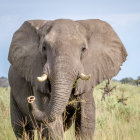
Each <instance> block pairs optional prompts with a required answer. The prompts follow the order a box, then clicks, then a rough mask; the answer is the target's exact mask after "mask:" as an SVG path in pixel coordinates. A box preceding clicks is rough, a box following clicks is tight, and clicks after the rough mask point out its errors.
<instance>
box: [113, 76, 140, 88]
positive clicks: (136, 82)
mask: <svg viewBox="0 0 140 140" xmlns="http://www.w3.org/2000/svg"><path fill="white" fill-rule="evenodd" d="M114 81H118V80H114ZM118 82H121V83H122V84H131V85H137V86H139V85H140V76H138V77H137V78H136V79H133V78H131V77H126V78H122V79H121V80H119V81H118Z"/></svg>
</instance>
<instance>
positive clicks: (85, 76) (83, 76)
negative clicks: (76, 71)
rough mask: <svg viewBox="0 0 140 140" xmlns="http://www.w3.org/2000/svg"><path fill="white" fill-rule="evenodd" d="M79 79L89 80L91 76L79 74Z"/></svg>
mask: <svg viewBox="0 0 140 140" xmlns="http://www.w3.org/2000/svg"><path fill="white" fill-rule="evenodd" d="M79 77H80V78H81V79H82V80H89V79H90V77H91V76H90V75H85V74H83V73H81V74H80V75H79Z"/></svg>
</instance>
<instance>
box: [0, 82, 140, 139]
mask: <svg viewBox="0 0 140 140" xmlns="http://www.w3.org/2000/svg"><path fill="white" fill-rule="evenodd" d="M106 83H107V81H105V82H103V83H101V84H100V85H99V86H97V87H96V88H95V89H94V95H93V96H94V98H95V103H96V129H95V135H94V140H139V139H140V86H136V85H130V84H121V83H120V82H112V83H111V87H110V88H111V89H112V88H113V87H116V88H114V89H113V90H111V92H110V94H109V95H105V99H104V100H101V98H102V95H103V93H104V87H105V85H106ZM9 91H10V88H0V140H15V136H14V133H13V131H12V128H11V124H10V113H9ZM73 129H74V127H72V128H71V129H70V130H68V131H67V132H66V133H65V138H64V139H65V140H74V139H75V137H74V131H73ZM36 140H37V136H36Z"/></svg>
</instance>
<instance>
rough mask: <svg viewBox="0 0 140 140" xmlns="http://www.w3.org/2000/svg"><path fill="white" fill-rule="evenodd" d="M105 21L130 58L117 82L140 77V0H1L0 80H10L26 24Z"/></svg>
mask: <svg viewBox="0 0 140 140" xmlns="http://www.w3.org/2000/svg"><path fill="white" fill-rule="evenodd" d="M58 18H70V19H73V20H78V19H101V20H104V21H106V22H108V23H109V24H110V25H111V26H112V27H113V29H114V30H115V31H116V33H117V34H118V36H119V37H120V39H121V41H122V42H123V44H124V46H125V48H126V50H127V52H128V57H127V60H126V62H125V63H124V64H123V66H122V67H121V69H122V70H121V71H120V72H119V74H118V75H117V76H116V77H115V79H118V80H120V79H122V78H125V77H132V78H134V79H136V78H137V77H138V76H140V0H117V1H113V0H22V1H21V0H0V77H1V76H5V77H8V76H7V75H8V69H9V66H10V63H9V62H8V52H9V47H10V43H11V39H12V36H13V33H14V32H15V31H16V30H17V29H18V28H19V27H20V26H21V24H22V23H23V22H24V21H26V20H31V19H45V20H53V19H58Z"/></svg>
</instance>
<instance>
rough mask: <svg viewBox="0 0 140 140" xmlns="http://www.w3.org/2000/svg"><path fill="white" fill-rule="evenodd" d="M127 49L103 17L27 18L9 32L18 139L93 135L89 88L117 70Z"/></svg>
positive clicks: (12, 109)
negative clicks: (70, 133)
mask: <svg viewBox="0 0 140 140" xmlns="http://www.w3.org/2000/svg"><path fill="white" fill-rule="evenodd" d="M126 57H127V52H126V49H125V47H124V45H123V44H122V42H121V40H120V39H119V37H118V35H117V34H116V32H115V31H114V30H113V29H112V27H111V26H110V25H109V24H108V23H107V22H105V21H102V20H99V19H88V20H71V19H56V20H28V21H25V22H24V23H23V24H22V26H21V27H20V28H19V29H18V30H17V31H16V32H15V33H14V35H13V38H12V41H11V45H10V49H9V55H8V60H9V61H10V63H11V66H10V68H9V74H8V78H9V83H10V87H11V89H10V90H11V91H10V114H11V124H12V128H13V131H14V133H15V136H16V137H17V139H23V138H25V135H24V136H23V134H24V133H23V132H26V136H28V139H34V131H33V130H35V129H37V130H38V137H39V139H63V134H64V132H65V131H66V130H68V129H69V128H70V127H71V125H72V124H73V123H75V125H74V127H75V137H76V139H77V140H78V139H82V140H85V139H89V140H91V139H92V138H93V134H94V129H95V103H94V98H93V89H94V87H95V86H96V85H98V84H99V83H101V82H102V81H104V80H106V79H111V78H112V77H114V76H115V75H117V74H118V72H119V71H120V69H121V68H120V67H121V65H122V64H123V62H124V61H125V60H126Z"/></svg>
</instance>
